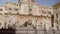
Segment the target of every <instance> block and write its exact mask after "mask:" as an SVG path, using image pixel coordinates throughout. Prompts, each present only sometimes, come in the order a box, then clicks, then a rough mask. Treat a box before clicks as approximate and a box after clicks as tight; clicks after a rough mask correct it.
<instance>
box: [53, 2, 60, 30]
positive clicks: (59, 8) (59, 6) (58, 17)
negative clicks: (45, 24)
mask: <svg viewBox="0 0 60 34" xmlns="http://www.w3.org/2000/svg"><path fill="white" fill-rule="evenodd" d="M53 7H54V10H55V12H54V13H55V14H54V16H55V17H54V18H55V19H54V20H55V23H56V27H57V30H60V2H58V3H56V4H54V5H53Z"/></svg>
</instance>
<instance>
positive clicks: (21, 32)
mask: <svg viewBox="0 0 60 34" xmlns="http://www.w3.org/2000/svg"><path fill="white" fill-rule="evenodd" d="M0 34H60V30H32V29H17V30H12V29H11V30H8V29H3V30H1V29H0Z"/></svg>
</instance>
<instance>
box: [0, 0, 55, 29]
mask: <svg viewBox="0 0 60 34" xmlns="http://www.w3.org/2000/svg"><path fill="white" fill-rule="evenodd" d="M9 27H12V28H16V29H20V28H31V29H35V28H37V29H40V30H44V29H45V28H46V30H51V29H52V28H53V29H56V27H55V23H54V10H53V8H52V7H48V6H42V5H39V4H37V3H36V2H35V1H34V0H19V1H18V3H13V2H6V3H5V4H4V6H0V29H1V28H5V29H8V28H9Z"/></svg>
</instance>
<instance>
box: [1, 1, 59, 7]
mask: <svg viewBox="0 0 60 34" xmlns="http://www.w3.org/2000/svg"><path fill="white" fill-rule="evenodd" d="M6 1H7V0H0V5H3V4H4V3H5V2H6ZM9 1H10V2H18V0H9ZM59 1H60V0H35V2H36V3H39V4H42V5H48V6H52V5H53V4H55V3H57V2H59Z"/></svg>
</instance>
